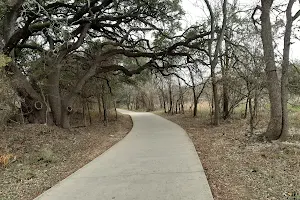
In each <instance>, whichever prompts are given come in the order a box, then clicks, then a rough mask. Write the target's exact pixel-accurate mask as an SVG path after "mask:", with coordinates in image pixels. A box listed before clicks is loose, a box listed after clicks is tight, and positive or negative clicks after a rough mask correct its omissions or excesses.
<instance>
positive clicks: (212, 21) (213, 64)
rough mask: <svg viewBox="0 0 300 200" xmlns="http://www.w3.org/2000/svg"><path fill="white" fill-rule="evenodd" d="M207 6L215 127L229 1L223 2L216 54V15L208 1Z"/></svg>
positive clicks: (218, 108) (215, 123)
mask: <svg viewBox="0 0 300 200" xmlns="http://www.w3.org/2000/svg"><path fill="white" fill-rule="evenodd" d="M204 1H205V4H206V6H207V8H208V10H209V14H210V25H211V36H210V40H209V43H208V53H209V60H210V65H211V81H212V92H213V100H214V101H213V103H214V105H213V108H214V121H213V124H214V125H219V121H220V105H219V95H218V85H217V78H216V72H215V71H216V66H217V64H218V58H219V51H220V48H221V44H222V41H223V38H224V33H225V28H226V23H227V0H224V1H223V5H222V12H223V22H222V29H221V32H220V33H219V35H218V37H217V42H216V45H215V49H214V53H213V54H212V44H213V42H214V40H215V29H216V27H215V26H216V23H215V14H214V13H213V10H212V8H211V5H210V3H209V1H208V0H204Z"/></svg>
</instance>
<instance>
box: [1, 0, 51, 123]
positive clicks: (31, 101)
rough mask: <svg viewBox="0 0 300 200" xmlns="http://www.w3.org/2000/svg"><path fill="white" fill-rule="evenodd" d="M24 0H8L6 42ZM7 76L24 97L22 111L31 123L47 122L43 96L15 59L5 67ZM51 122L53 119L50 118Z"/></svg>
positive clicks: (4, 32) (10, 54) (5, 20)
mask: <svg viewBox="0 0 300 200" xmlns="http://www.w3.org/2000/svg"><path fill="white" fill-rule="evenodd" d="M23 3H24V0H16V1H8V2H7V5H6V6H7V7H8V9H9V12H7V13H6V15H5V16H4V18H3V24H4V26H3V30H2V31H3V40H4V43H5V44H6V43H7V42H8V41H9V39H10V38H11V36H12V35H13V33H14V31H15V28H16V27H15V25H16V20H17V18H18V15H19V11H20V9H21V7H22V4H23ZM5 54H6V55H7V56H10V57H12V59H13V60H14V53H13V51H11V52H5ZM5 71H6V74H7V76H8V77H9V78H10V80H11V85H12V87H13V88H14V90H15V91H16V92H17V94H18V95H19V96H20V97H21V98H22V99H23V102H22V105H21V106H22V108H21V109H22V113H24V115H25V117H26V118H27V119H28V121H29V122H30V123H46V122H47V106H46V102H44V100H43V98H42V96H41V95H40V94H39V93H38V92H37V91H36V90H35V89H34V88H33V87H32V85H31V84H30V82H29V80H28V79H27V77H26V76H25V75H24V74H23V73H22V72H21V70H20V69H19V68H18V66H17V64H16V63H15V62H14V61H13V62H11V63H10V64H8V65H7V66H6V67H5ZM48 122H49V123H51V119H48Z"/></svg>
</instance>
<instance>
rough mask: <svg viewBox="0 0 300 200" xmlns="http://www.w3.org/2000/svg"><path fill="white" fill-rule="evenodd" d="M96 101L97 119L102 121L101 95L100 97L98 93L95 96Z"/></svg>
mask: <svg viewBox="0 0 300 200" xmlns="http://www.w3.org/2000/svg"><path fill="white" fill-rule="evenodd" d="M97 102H98V112H99V120H100V121H102V110H101V107H102V105H101V97H100V95H98V96H97ZM128 110H129V109H128Z"/></svg>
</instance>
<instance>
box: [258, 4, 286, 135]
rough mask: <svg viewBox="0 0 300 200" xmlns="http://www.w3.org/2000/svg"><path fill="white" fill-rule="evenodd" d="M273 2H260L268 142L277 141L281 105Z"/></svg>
mask: <svg viewBox="0 0 300 200" xmlns="http://www.w3.org/2000/svg"><path fill="white" fill-rule="evenodd" d="M272 3H273V0H261V5H262V7H261V11H262V14H261V27H262V28H261V38H262V43H263V50H264V61H265V65H266V67H265V72H266V75H267V89H268V92H269V99H270V106H271V113H270V121H269V124H268V128H267V131H266V132H265V136H266V138H267V139H269V140H277V139H278V138H279V137H280V135H281V129H282V104H281V91H280V83H279V79H278V75H277V69H276V65H275V56H274V47H273V43H272V42H273V36H272V27H271V20H270V10H271V6H272Z"/></svg>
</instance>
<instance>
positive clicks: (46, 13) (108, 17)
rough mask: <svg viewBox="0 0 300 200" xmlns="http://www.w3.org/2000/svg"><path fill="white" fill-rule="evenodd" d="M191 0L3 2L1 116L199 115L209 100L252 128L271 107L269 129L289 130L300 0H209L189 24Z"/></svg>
mask: <svg viewBox="0 0 300 200" xmlns="http://www.w3.org/2000/svg"><path fill="white" fill-rule="evenodd" d="M199 1H200V0H199ZM181 5H182V2H181V1H179V0H153V1H144V0H126V1H118V0H75V1H69V0H62V1H52V0H49V1H40V0H2V1H1V2H0V17H1V18H0V19H1V22H0V24H1V32H0V37H1V38H0V41H1V46H0V47H1V59H0V65H1V66H2V67H1V80H0V81H1V82H0V84H1V86H0V89H1V102H0V104H1V111H0V112H1V114H0V115H1V117H2V119H1V121H2V123H3V124H6V123H9V122H12V121H13V122H18V123H41V124H45V123H46V124H49V125H56V126H59V127H62V128H70V127H71V122H70V119H71V116H72V115H75V114H76V113H90V112H95V111H97V112H99V114H100V120H103V121H105V122H107V121H108V119H107V118H108V112H113V110H115V108H116V107H122V106H124V107H126V108H127V109H133V110H139V109H144V110H147V111H153V110H156V109H162V110H164V112H166V113H170V114H179V113H184V112H189V111H192V112H191V113H192V115H193V116H197V115H199V112H200V113H201V112H203V111H202V110H198V104H199V103H201V102H202V103H206V104H208V105H209V108H210V109H209V115H210V116H211V123H212V124H213V125H216V126H218V125H219V123H220V121H224V120H225V121H226V120H228V119H230V118H231V117H232V116H233V114H235V113H236V111H237V110H239V111H240V112H241V113H242V114H241V116H240V117H241V118H248V119H249V122H250V123H249V124H250V130H251V132H253V129H255V123H256V120H257V116H258V115H259V114H260V113H264V114H265V113H268V116H267V117H269V123H268V127H267V129H266V131H265V133H264V135H265V136H266V138H267V139H268V140H277V139H280V138H281V139H284V138H285V137H286V136H287V135H288V130H289V120H288V114H289V107H291V106H292V107H297V106H298V105H299V103H300V102H299V91H300V90H299V86H300V85H299V80H300V66H299V63H298V61H297V60H295V59H294V58H293V59H291V58H290V48H291V45H293V44H294V43H295V42H296V41H297V40H298V35H297V32H298V31H299V27H298V26H299V23H298V20H299V18H298V17H299V15H300V10H299V8H300V6H299V2H298V1H296V0H289V1H281V2H280V1H279V2H277V1H273V0H261V2H259V1H258V2H257V4H256V5H254V6H247V7H245V6H243V7H242V6H241V4H240V2H239V1H237V0H233V1H227V0H223V1H218V0H215V1H208V0H203V1H201V3H199V5H202V8H201V6H199V12H203V16H205V17H203V18H201V19H199V20H197V22H196V23H195V24H192V25H188V26H187V23H185V21H184V20H183V19H184V16H185V12H184V10H183V8H182V6H181ZM294 45H297V42H296V44H294ZM241 110H242V111H241ZM89 115H91V114H89ZM84 116H85V115H84Z"/></svg>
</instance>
